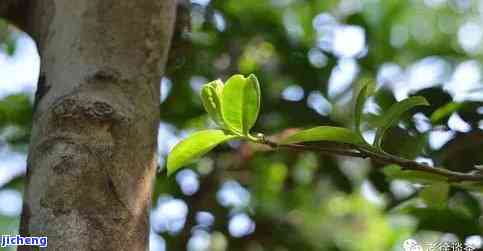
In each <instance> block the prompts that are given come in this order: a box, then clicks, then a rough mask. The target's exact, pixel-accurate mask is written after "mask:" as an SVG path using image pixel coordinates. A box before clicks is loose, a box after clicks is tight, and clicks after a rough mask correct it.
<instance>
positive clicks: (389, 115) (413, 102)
mask: <svg viewBox="0 0 483 251" xmlns="http://www.w3.org/2000/svg"><path fill="white" fill-rule="evenodd" d="M419 105H429V104H428V101H426V99H425V98H423V97H420V96H416V97H410V98H407V99H405V100H403V101H401V102H398V103H396V104H394V105H392V106H391V108H389V110H388V111H387V112H386V113H385V114H384V115H382V117H381V119H380V120H379V128H378V129H377V131H376V137H375V140H374V145H375V146H376V147H378V148H380V147H381V143H382V139H383V137H384V133H385V132H386V130H387V129H388V128H390V127H391V126H393V125H394V124H395V123H396V122H397V121H398V120H399V118H400V117H401V115H402V114H403V113H405V112H407V111H409V110H410V109H411V108H413V107H415V106H419Z"/></svg>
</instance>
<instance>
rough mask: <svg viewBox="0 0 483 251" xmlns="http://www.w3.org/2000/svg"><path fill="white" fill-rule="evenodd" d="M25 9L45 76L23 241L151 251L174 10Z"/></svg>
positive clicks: (95, 3)
mask: <svg viewBox="0 0 483 251" xmlns="http://www.w3.org/2000/svg"><path fill="white" fill-rule="evenodd" d="M28 7H29V14H28V15H25V16H28V19H29V21H28V22H27V27H26V28H27V30H28V31H30V33H31V35H33V37H34V39H35V40H36V41H37V43H38V45H39V51H40V54H41V58H42V65H41V68H42V70H41V72H42V73H41V81H39V87H38V91H37V94H36V105H35V113H34V118H33V128H32V136H31V143H30V149H29V156H28V171H27V172H28V173H27V184H26V190H25V197H24V198H25V199H24V207H23V212H22V219H21V226H20V232H21V235H24V236H48V237H49V247H48V250H103V251H104V250H146V248H147V244H148V237H149V224H148V212H149V208H150V197H151V188H152V183H153V180H154V176H155V171H156V170H155V169H156V166H157V157H156V139H157V130H158V122H159V93H160V90H159V88H160V87H159V82H160V75H161V72H162V69H163V68H164V65H165V61H166V58H167V52H168V48H169V44H170V40H171V36H172V30H173V24H174V19H175V7H176V6H175V0H136V1H132V0H76V1H67V0H42V1H30V5H29V6H28ZM19 250H33V249H30V248H29V247H22V248H19Z"/></svg>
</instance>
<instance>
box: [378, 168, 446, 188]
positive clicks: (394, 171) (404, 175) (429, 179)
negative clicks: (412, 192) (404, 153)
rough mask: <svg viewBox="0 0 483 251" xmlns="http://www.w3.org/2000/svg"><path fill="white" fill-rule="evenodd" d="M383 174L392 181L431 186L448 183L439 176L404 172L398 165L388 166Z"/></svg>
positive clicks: (383, 170) (418, 172)
mask: <svg viewBox="0 0 483 251" xmlns="http://www.w3.org/2000/svg"><path fill="white" fill-rule="evenodd" d="M382 172H383V173H384V174H385V175H386V176H387V177H389V178H392V179H403V180H408V181H412V182H417V183H424V184H431V183H433V182H441V181H447V178H446V177H444V176H441V175H438V174H433V173H428V172H421V171H413V170H405V171H403V170H402V169H401V167H400V166H398V165H388V166H386V167H384V169H382Z"/></svg>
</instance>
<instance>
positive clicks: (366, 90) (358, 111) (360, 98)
mask: <svg viewBox="0 0 483 251" xmlns="http://www.w3.org/2000/svg"><path fill="white" fill-rule="evenodd" d="M373 91H374V85H373V84H371V82H369V81H368V82H365V84H363V86H362V88H361V90H360V91H359V94H358V95H357V99H356V105H355V110H354V120H355V129H356V132H357V134H359V136H360V137H361V138H363V137H362V132H361V128H360V127H361V120H362V110H363V108H364V103H365V102H366V99H367V98H368V97H369V96H370V95H371V94H372V93H373Z"/></svg>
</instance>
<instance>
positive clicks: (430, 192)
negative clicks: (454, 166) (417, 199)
mask: <svg viewBox="0 0 483 251" xmlns="http://www.w3.org/2000/svg"><path fill="white" fill-rule="evenodd" d="M448 193H449V184H448V183H446V182H435V183H433V184H430V185H428V186H426V187H425V188H423V190H421V192H420V193H419V196H421V198H422V199H423V200H424V201H425V202H426V204H427V205H428V206H430V207H435V208H444V207H445V205H446V202H447V200H448Z"/></svg>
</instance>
